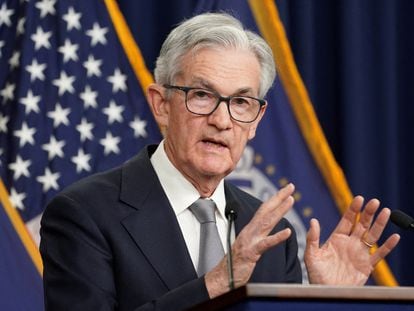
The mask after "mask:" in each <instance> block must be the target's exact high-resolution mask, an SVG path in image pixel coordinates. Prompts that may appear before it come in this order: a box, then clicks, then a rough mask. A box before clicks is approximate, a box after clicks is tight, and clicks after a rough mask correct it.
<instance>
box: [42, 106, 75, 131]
mask: <svg viewBox="0 0 414 311" xmlns="http://www.w3.org/2000/svg"><path fill="white" fill-rule="evenodd" d="M69 113H70V108H65V109H63V108H62V106H61V105H60V104H59V103H57V104H56V107H55V110H54V111H49V112H48V113H47V116H48V117H49V118H51V119H53V127H58V126H59V125H60V124H64V125H69V119H68V114H69Z"/></svg>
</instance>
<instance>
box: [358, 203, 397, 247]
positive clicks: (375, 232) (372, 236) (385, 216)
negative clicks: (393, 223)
mask: <svg viewBox="0 0 414 311" xmlns="http://www.w3.org/2000/svg"><path fill="white" fill-rule="evenodd" d="M390 215H391V211H390V209H389V208H383V209H382V211H381V212H380V213H379V214H378V216H377V219H375V222H374V224H373V225H372V226H371V228H370V229H369V230H368V231H367V233H366V234H365V236H364V237H363V239H365V241H367V242H368V243H370V244H375V243H376V242H377V241H378V240H379V238H380V237H381V234H382V232H383V231H384V228H385V226H386V225H387V223H388V220H389V219H390Z"/></svg>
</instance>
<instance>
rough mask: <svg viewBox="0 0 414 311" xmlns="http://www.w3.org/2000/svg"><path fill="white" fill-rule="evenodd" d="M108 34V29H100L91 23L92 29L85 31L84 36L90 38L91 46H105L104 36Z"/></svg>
mask: <svg viewBox="0 0 414 311" xmlns="http://www.w3.org/2000/svg"><path fill="white" fill-rule="evenodd" d="M107 32H108V28H106V27H105V28H104V27H100V26H99V24H98V23H93V27H92V29H89V30H87V31H86V35H87V36H89V37H91V45H92V46H95V45H97V44H98V43H101V44H102V45H105V44H106V38H105V34H106V33H107Z"/></svg>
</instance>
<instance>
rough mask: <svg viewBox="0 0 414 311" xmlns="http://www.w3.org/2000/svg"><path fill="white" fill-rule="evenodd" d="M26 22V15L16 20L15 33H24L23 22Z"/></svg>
mask: <svg viewBox="0 0 414 311" xmlns="http://www.w3.org/2000/svg"><path fill="white" fill-rule="evenodd" d="M25 22H26V17H22V18H20V19H19V21H18V22H17V27H16V33H17V35H22V34H24V23H25Z"/></svg>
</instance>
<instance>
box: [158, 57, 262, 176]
mask: <svg viewBox="0 0 414 311" xmlns="http://www.w3.org/2000/svg"><path fill="white" fill-rule="evenodd" d="M183 64H184V66H183V71H182V74H181V75H179V77H177V79H176V81H175V84H176V85H180V86H190V87H200V88H205V89H209V90H214V91H216V92H218V93H220V94H221V95H222V96H230V95H240V96H243V95H246V96H253V97H258V90H259V81H260V65H259V62H258V61H257V59H256V57H255V56H254V54H253V53H251V52H248V51H236V50H233V49H229V50H222V49H202V50H199V51H197V53H195V54H192V53H191V52H190V53H189V54H187V55H186V57H185V58H184V60H183ZM165 107H166V110H167V111H168V117H167V118H166V124H165V125H166V128H167V134H166V140H165V148H166V152H167V155H168V157H169V158H170V160H171V161H172V162H173V164H174V165H175V166H176V167H177V168H178V169H179V170H180V171H181V172H182V173H183V174H184V175H185V176H187V178H189V179H190V180H192V181H193V183H194V182H195V183H197V182H199V181H201V180H203V179H202V178H206V177H207V178H208V177H216V178H223V177H224V176H226V175H227V174H229V173H230V172H231V171H232V170H233V169H234V168H235V166H236V164H237V162H238V161H239V159H240V157H241V155H242V153H243V150H244V147H245V145H246V143H247V141H248V140H249V139H252V138H253V137H254V135H255V131H256V127H257V124H258V123H259V121H260V119H261V117H262V115H263V113H264V108H262V110H261V111H260V115H259V117H258V118H257V119H256V120H255V121H254V122H253V123H240V122H237V121H235V120H233V119H231V117H230V115H229V112H228V109H227V106H226V103H225V102H222V103H220V105H219V107H218V108H217V110H215V111H214V112H213V113H212V114H211V115H209V116H199V115H195V114H192V113H191V112H189V111H188V110H187V109H186V107H185V94H184V92H182V91H174V90H172V91H170V97H169V100H168V101H167V103H166V105H165ZM200 177H201V179H200Z"/></svg>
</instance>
